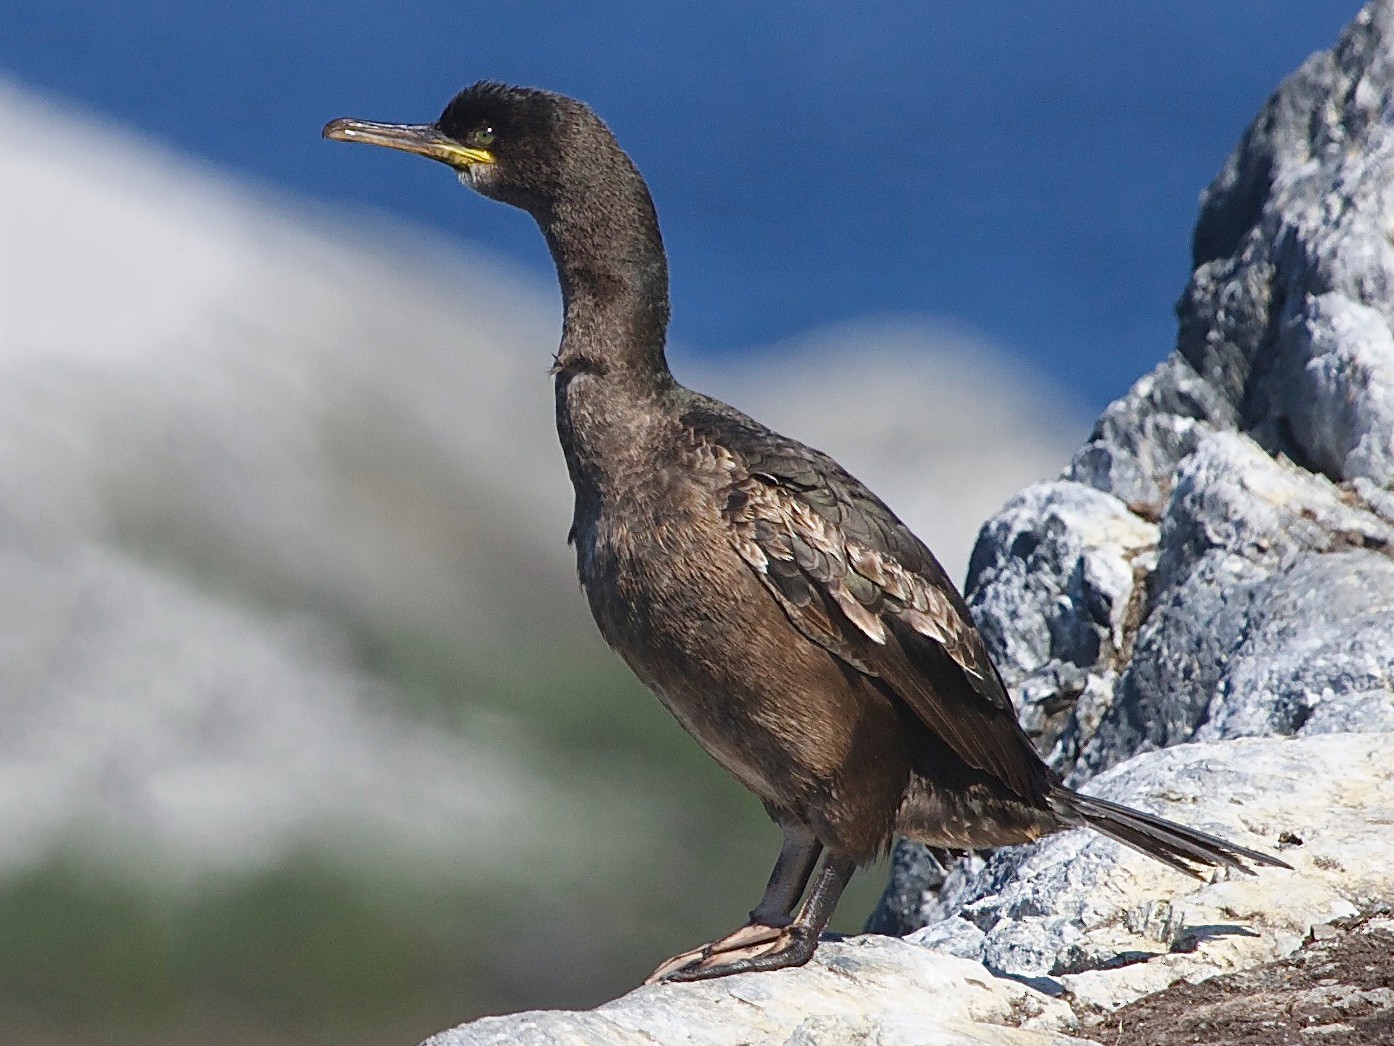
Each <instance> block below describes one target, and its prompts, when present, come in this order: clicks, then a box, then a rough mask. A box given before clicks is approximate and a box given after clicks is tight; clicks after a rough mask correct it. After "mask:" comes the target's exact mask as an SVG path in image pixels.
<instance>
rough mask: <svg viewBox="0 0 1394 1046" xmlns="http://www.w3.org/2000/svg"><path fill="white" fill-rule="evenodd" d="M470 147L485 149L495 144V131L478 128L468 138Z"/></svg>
mask: <svg viewBox="0 0 1394 1046" xmlns="http://www.w3.org/2000/svg"><path fill="white" fill-rule="evenodd" d="M466 142H467V143H468V144H469V145H474V146H478V147H479V148H481V149H483V148H486V147H487V146H490V145H493V144H494V129H493V128H492V127H476V128H475V129H474V130H473V131H471V132H470V133H469V136H468V137H467V138H466Z"/></svg>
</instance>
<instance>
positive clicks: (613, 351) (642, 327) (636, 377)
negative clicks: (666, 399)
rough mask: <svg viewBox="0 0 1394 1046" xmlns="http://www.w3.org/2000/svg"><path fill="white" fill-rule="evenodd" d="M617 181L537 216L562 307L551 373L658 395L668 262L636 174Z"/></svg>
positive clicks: (666, 378) (667, 378)
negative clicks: (585, 375) (578, 373)
mask: <svg viewBox="0 0 1394 1046" xmlns="http://www.w3.org/2000/svg"><path fill="white" fill-rule="evenodd" d="M617 181H618V184H615V185H612V186H608V187H607V188H608V190H609V191H606V192H595V193H589V194H587V197H586V199H585V200H584V201H579V200H578V201H569V200H562V201H558V202H557V203H555V204H554V205H553V206H552V207H551V208H550V209H549V213H547V214H545V215H543V216H540V217H539V222H538V223H539V224H540V225H541V226H542V232H543V234H544V235H545V236H546V238H547V245H548V247H550V248H551V251H552V260H553V261H554V262H555V263H556V267H557V278H558V280H559V282H560V283H561V292H562V302H563V306H564V310H565V312H564V321H563V326H562V339H561V348H560V349H559V350H558V352H557V359H556V367H555V372H556V373H557V375H558V376H559V377H560V376H561V375H562V374H564V373H567V372H576V371H585V372H589V373H591V374H594V375H597V376H600V377H605V378H609V379H612V380H613V381H614V382H615V383H617V384H623V385H625V386H629V387H631V388H634V389H635V390H636V391H637V390H640V389H649V390H652V391H654V392H658V391H661V390H662V389H664V388H666V387H668V386H669V385H671V384H672V381H673V378H672V373H671V372H670V371H669V369H668V361H667V358H666V356H665V355H664V345H665V342H666V339H667V331H668V261H667V258H666V256H665V255H664V253H663V238H662V236H661V235H660V233H659V230H658V217H657V214H656V213H655V211H654V207H653V202H652V200H651V199H650V198H649V193H648V189H647V188H646V187H645V186H644V184H643V182H642V180H639V179H638V174H637V172H634V175H633V180H629V179H623V180H617Z"/></svg>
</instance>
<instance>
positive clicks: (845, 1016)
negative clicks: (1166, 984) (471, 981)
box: [425, 936, 1081, 1046]
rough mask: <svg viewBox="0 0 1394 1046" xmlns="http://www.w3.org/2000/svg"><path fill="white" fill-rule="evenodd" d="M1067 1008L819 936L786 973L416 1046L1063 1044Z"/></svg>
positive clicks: (977, 974)
mask: <svg viewBox="0 0 1394 1046" xmlns="http://www.w3.org/2000/svg"><path fill="white" fill-rule="evenodd" d="M1073 1026H1074V1018H1073V1015H1072V1014H1071V1012H1070V1009H1069V1007H1068V1006H1066V1005H1065V1004H1064V1003H1063V1002H1061V1001H1059V1000H1057V999H1051V998H1049V997H1048V996H1045V995H1042V994H1041V993H1039V992H1036V991H1034V990H1033V989H1031V988H1029V987H1027V986H1025V985H1023V984H1019V983H1017V982H1016V981H1011V980H1006V979H1003V978H1000V977H993V976H992V975H991V974H988V973H987V972H986V971H985V970H984V969H983V968H982V967H981V966H980V965H978V964H977V963H974V962H968V961H966V960H964V959H956V958H953V957H951V956H947V955H938V954H935V953H934V952H932V951H929V950H928V949H925V948H917V947H915V946H914V945H913V944H907V943H905V942H904V941H897V940H894V939H892V938H888V937H874V936H868V937H860V938H856V939H854V940H849V941H844V942H840V943H835V942H827V943H825V944H824V945H823V946H822V947H820V948H819V950H818V953H817V955H816V956H815V958H814V960H813V962H811V963H810V964H809V965H808V966H805V967H802V968H800V969H795V970H781V971H778V972H776V973H769V974H758V973H757V974H741V975H738V976H735V977H727V978H724V979H722V980H719V981H707V982H698V983H696V984H662V985H654V986H651V987H646V988H639V989H637V990H635V991H633V992H630V993H629V994H628V995H626V996H624V997H623V998H621V999H616V1000H615V1001H614V1002H610V1003H606V1004H605V1005H604V1006H600V1007H597V1008H596V1009H594V1010H587V1011H561V1010H553V1011H536V1012H532V1013H519V1014H511V1015H509V1016H507V1017H485V1018H483V1019H481V1020H477V1021H473V1022H471V1023H469V1024H465V1025H461V1026H460V1027H458V1028H455V1029H453V1030H451V1031H446V1032H442V1033H441V1034H439V1035H436V1036H434V1037H433V1038H431V1039H428V1040H427V1041H426V1044H425V1046H493V1044H498V1046H505V1044H507V1046H544V1044H545V1046H551V1044H555V1043H595V1044H604V1046H622V1044H627V1043H633V1044H635V1046H641V1044H642V1046H652V1044H653V1043H655V1042H661V1043H685V1044H689V1046H738V1044H743V1043H751V1044H754V1043H787V1044H789V1046H813V1044H815V1043H818V1044H826V1043H839V1044H842V1043H862V1042H864V1043H868V1044H870V1043H875V1044H878V1046H912V1044H913V1046H930V1044H933V1046H970V1044H971V1046H985V1044H1001V1046H1065V1044H1069V1043H1079V1042H1081V1040H1079V1039H1076V1038H1073V1037H1071V1036H1069V1035H1068V1034H1066V1033H1065V1030H1066V1029H1069V1028H1072V1027H1073Z"/></svg>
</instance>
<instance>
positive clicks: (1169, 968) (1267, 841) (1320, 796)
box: [908, 734, 1394, 1007]
mask: <svg viewBox="0 0 1394 1046" xmlns="http://www.w3.org/2000/svg"><path fill="white" fill-rule="evenodd" d="M1392 746H1394V735H1391V734H1363V735H1356V734H1327V735H1322V736H1316V737H1310V738H1305V739H1302V740H1288V739H1278V738H1265V739H1249V740H1242V741H1228V742H1225V743H1221V744H1190V745H1180V746H1177V747H1174V748H1168V749H1166V750H1165V751H1161V752H1155V753H1151V754H1148V755H1144V756H1139V757H1137V758H1134V759H1131V760H1129V761H1128V762H1127V763H1126V764H1124V765H1122V766H1119V767H1117V768H1115V769H1113V770H1111V771H1109V772H1108V773H1106V774H1103V775H1100V776H1099V777H1098V778H1096V779H1095V780H1093V781H1092V782H1090V785H1089V787H1088V788H1087V789H1086V790H1087V791H1089V792H1090V793H1092V794H1098V795H1101V796H1103V797H1105V798H1111V799H1115V800H1117V801H1119V802H1124V803H1127V804H1128V805H1130V806H1135V807H1138V808H1140V809H1144V810H1149V811H1151V812H1153V813H1157V814H1160V815H1162V816H1163V817H1169V818H1171V819H1173V820H1177V821H1181V822H1184V823H1186V824H1188V825H1192V826H1194V827H1197V828H1200V829H1202V830H1203V831H1208V832H1211V833H1213V834H1217V835H1221V836H1224V837H1226V838H1229V839H1233V840H1235V841H1236V842H1240V843H1244V844H1245V845H1248V846H1253V847H1258V848H1262V849H1266V850H1268V851H1270V852H1275V853H1281V855H1282V858H1283V860H1285V861H1287V862H1288V863H1289V864H1291V865H1292V866H1293V868H1294V869H1295V871H1293V872H1284V871H1264V872H1263V873H1261V874H1259V875H1257V876H1252V877H1249V876H1238V875H1232V876H1230V877H1227V878H1225V877H1221V878H1219V879H1217V881H1215V882H1207V883H1199V882H1196V881H1195V880H1191V879H1188V878H1186V877H1185V876H1182V875H1180V874H1178V873H1176V872H1174V871H1172V870H1170V869H1168V868H1166V867H1164V866H1163V865H1160V864H1158V863H1157V862H1156V861H1153V860H1151V859H1149V858H1147V857H1145V856H1143V855H1141V854H1138V853H1134V852H1133V851H1131V850H1128V849H1127V848H1125V847H1122V846H1120V845H1119V844H1118V843H1116V842H1114V841H1112V840H1110V839H1106V838H1104V837H1103V836H1100V835H1098V834H1096V833H1093V832H1089V831H1086V830H1082V829H1080V830H1075V831H1071V832H1066V833H1063V834H1060V835H1056V836H1052V837H1051V838H1049V839H1046V840H1045V841H1043V842H1041V843H1038V844H1036V845H1034V846H1029V847H1012V848H1008V849H1003V850H999V851H996V852H995V853H994V854H993V855H992V856H991V857H990V858H989V859H988V861H987V862H986V865H985V866H984V867H983V868H982V869H981V870H973V869H966V870H960V869H954V870H953V871H951V872H950V874H949V876H948V878H947V881H946V882H945V884H944V885H943V887H942V888H941V889H940V890H939V892H938V896H937V899H936V901H935V902H934V903H933V904H930V905H927V906H926V907H925V909H924V914H925V916H926V918H927V921H928V926H927V927H926V928H925V929H922V930H919V931H917V932H915V933H913V934H911V935H910V937H909V938H908V940H910V941H913V942H915V943H919V944H923V945H926V946H930V947H933V948H934V949H935V950H937V951H941V952H945V953H948V954H952V955H955V956H959V957H961V958H969V959H978V960H979V961H981V962H982V963H983V964H984V965H985V966H986V967H987V968H988V970H989V971H991V972H992V973H994V974H997V975H999V976H1010V977H1016V978H1019V979H1023V980H1024V981H1025V982H1026V983H1028V984H1031V985H1032V986H1034V987H1036V988H1038V989H1040V990H1041V991H1043V992H1046V993H1047V994H1053V995H1062V994H1066V993H1068V995H1069V997H1070V998H1071V1000H1072V1001H1074V1002H1084V1003H1087V1004H1089V1005H1092V1006H1104V1007H1113V1006H1117V1005H1120V1004H1121V1003H1124V1002H1129V1001H1132V1000H1133V999H1135V998H1138V997H1140V996H1142V995H1144V994H1146V993H1147V992H1150V991H1155V990H1158V989H1160V988H1162V987H1165V986H1166V985H1167V984H1170V983H1171V982H1173V981H1175V980H1178V979H1197V978H1199V977H1202V976H1205V975H1209V974H1214V973H1217V972H1226V971H1229V970H1233V969H1241V968H1243V967H1245V966H1249V965H1253V964H1255V963H1258V962H1266V961H1269V960H1272V959H1276V958H1280V957H1282V956H1285V955H1287V954H1289V953H1290V952H1291V951H1292V950H1293V949H1294V948H1296V947H1297V946H1298V945H1299V944H1300V943H1301V941H1302V940H1303V939H1304V938H1305V937H1307V936H1308V935H1309V933H1311V931H1312V929H1313V927H1315V926H1320V925H1323V924H1325V923H1329V922H1330V921H1331V920H1333V919H1337V918H1341V917H1345V916H1350V915H1353V914H1355V913H1356V912H1358V911H1361V910H1364V909H1366V908H1368V907H1370V906H1372V905H1374V904H1377V903H1379V902H1380V901H1381V900H1384V899H1389V898H1394V863H1391V861H1390V845H1389V841H1388V838H1387V832H1386V831H1385V830H1383V829H1382V828H1381V825H1383V824H1387V823H1388V822H1389V821H1390V820H1391V819H1394V764H1392V763H1391V762H1390V760H1389V759H1388V752H1389V751H1390V750H1391V747H1392ZM1297 840H1301V842H1300V843H1299V842H1297Z"/></svg>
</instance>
